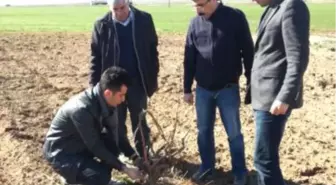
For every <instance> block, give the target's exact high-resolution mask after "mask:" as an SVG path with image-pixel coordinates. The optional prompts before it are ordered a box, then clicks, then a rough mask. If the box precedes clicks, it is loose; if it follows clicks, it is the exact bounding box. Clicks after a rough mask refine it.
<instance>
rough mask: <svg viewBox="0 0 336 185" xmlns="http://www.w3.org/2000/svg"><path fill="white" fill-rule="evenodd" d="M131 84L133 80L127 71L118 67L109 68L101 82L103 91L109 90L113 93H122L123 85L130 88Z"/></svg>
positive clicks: (102, 76)
mask: <svg viewBox="0 0 336 185" xmlns="http://www.w3.org/2000/svg"><path fill="white" fill-rule="evenodd" d="M131 84H132V80H131V78H130V76H129V75H128V73H127V71H126V70H125V69H123V68H121V67H117V66H112V67H109V68H107V69H106V70H105V71H104V73H103V74H102V75H101V78H100V81H99V85H100V88H101V90H103V91H105V90H106V89H109V90H111V91H113V92H117V91H120V89H121V86H122V85H126V86H127V87H129V86H130V85H131Z"/></svg>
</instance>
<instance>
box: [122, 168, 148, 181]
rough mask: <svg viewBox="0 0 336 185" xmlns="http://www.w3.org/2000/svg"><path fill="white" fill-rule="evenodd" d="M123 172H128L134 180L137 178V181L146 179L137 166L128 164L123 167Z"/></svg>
mask: <svg viewBox="0 0 336 185" xmlns="http://www.w3.org/2000/svg"><path fill="white" fill-rule="evenodd" d="M122 172H123V173H125V174H127V175H128V176H129V177H130V178H131V179H132V180H135V181H143V180H144V175H143V174H142V173H141V171H140V170H139V169H138V168H136V167H128V166H126V165H124V166H123V167H122Z"/></svg>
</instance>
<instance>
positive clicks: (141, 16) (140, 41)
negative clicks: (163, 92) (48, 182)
mask: <svg viewBox="0 0 336 185" xmlns="http://www.w3.org/2000/svg"><path fill="white" fill-rule="evenodd" d="M131 9H132V11H133V13H134V20H133V21H132V22H131V23H130V24H133V34H132V35H130V36H131V37H132V38H133V43H134V44H135V53H136V57H137V62H138V68H139V69H138V70H139V72H140V76H141V82H142V83H143V84H144V86H145V90H146V93H147V96H148V97H150V96H152V95H153V93H154V92H155V91H156V90H157V88H158V79H157V78H158V73H159V59H158V50H157V45H158V38H157V34H156V31H155V26H154V23H153V19H152V16H151V15H150V14H149V13H146V12H144V11H141V10H139V9H136V8H134V7H132V6H131ZM116 35H117V33H116V31H115V22H114V20H113V19H112V13H111V12H110V11H109V12H108V13H107V14H106V15H105V16H104V17H102V18H101V19H98V20H97V21H96V22H95V23H94V29H93V31H92V40H91V69H90V82H89V83H90V84H91V85H95V84H96V83H98V82H99V79H100V76H101V74H102V73H103V72H104V70H105V69H107V68H108V67H110V66H112V65H118V63H119V62H120V61H118V59H119V57H120V56H119V54H120V52H119V50H118V49H119V47H118V46H119V44H118V38H117V37H116Z"/></svg>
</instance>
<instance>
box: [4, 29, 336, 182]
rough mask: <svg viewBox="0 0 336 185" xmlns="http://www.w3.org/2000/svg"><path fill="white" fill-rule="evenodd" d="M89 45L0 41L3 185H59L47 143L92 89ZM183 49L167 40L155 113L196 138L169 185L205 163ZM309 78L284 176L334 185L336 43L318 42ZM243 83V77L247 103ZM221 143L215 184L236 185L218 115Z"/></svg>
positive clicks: (12, 36)
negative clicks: (66, 111) (70, 107)
mask: <svg viewBox="0 0 336 185" xmlns="http://www.w3.org/2000/svg"><path fill="white" fill-rule="evenodd" d="M89 42H90V35H89V34H80V33H76V34H75V33H73V34H70V33H69V34H67V33H62V34H61V33H49V34H47V33H45V34H44V33H43V34H42V33H40V34H19V33H2V34H1V36H0V66H1V70H0V184H2V185H49V184H50V185H51V184H59V181H58V177H57V176H56V174H55V173H53V172H52V170H51V169H50V168H49V167H48V166H47V164H46V163H45V161H44V160H43V159H42V143H43V140H44V136H45V134H46V132H47V129H48V127H49V124H50V120H51V119H52V117H53V115H54V113H55V111H56V110H57V109H58V107H59V106H60V105H61V104H62V103H63V102H65V101H66V100H67V99H68V98H69V97H70V96H72V95H74V94H76V93H78V92H80V91H81V90H83V89H85V88H86V87H88V83H87V82H88V70H89V54H90V52H89ZM183 44H184V36H183V35H164V34H161V35H160V45H159V52H160V65H161V66H160V77H159V83H160V89H159V91H158V93H157V94H155V95H154V96H153V98H152V99H151V105H150V110H151V111H152V112H153V114H154V115H155V117H156V119H157V120H158V122H159V124H160V125H161V126H162V128H163V129H164V131H165V133H169V132H170V131H171V130H172V129H173V123H174V122H175V121H176V115H177V116H178V119H179V121H180V124H179V125H178V127H177V132H176V137H175V139H176V141H180V139H181V138H182V137H183V136H184V135H185V133H186V132H187V131H188V130H189V131H190V133H189V137H188V138H187V140H186V148H185V150H184V152H183V153H182V154H181V156H179V157H178V158H177V159H176V160H177V161H178V165H177V166H176V167H175V168H171V169H170V170H171V171H173V173H174V174H175V176H174V177H171V176H170V177H167V178H164V179H166V181H165V182H162V184H192V183H191V181H190V180H189V178H190V174H192V172H194V171H195V170H196V169H197V165H198V164H199V158H198V150H197V145H196V134H197V130H196V120H195V110H194V107H192V106H188V105H186V104H184V103H183V102H182V101H181V98H182V76H183V71H182V69H183V66H182V60H183ZM304 79H305V80H304V81H305V92H304V93H305V94H304V99H305V103H304V107H303V108H302V109H300V110H297V111H294V112H293V115H292V117H291V118H290V120H289V122H288V124H287V127H286V132H285V135H284V138H283V142H282V144H281V166H282V169H283V173H284V176H285V178H286V180H287V182H288V183H289V184H292V185H296V184H311V185H321V184H325V185H331V184H335V175H336V174H335V164H336V161H335V157H336V156H335V86H336V84H335V40H331V39H328V38H323V37H321V38H320V37H314V38H313V37H312V39H311V57H310V64H309V67H308V71H307V73H306V74H305V78H304ZM243 84H244V79H243V77H242V78H241V95H242V97H243V95H244V93H245V89H244V85H243ZM149 120H150V119H149ZM241 121H242V129H243V134H244V139H245V148H246V159H247V164H248V168H249V170H250V171H251V173H250V176H251V184H255V182H253V179H255V172H254V171H253V165H252V164H253V148H254V130H255V129H254V126H255V125H254V122H253V116H252V111H251V106H246V105H243V104H242V106H241ZM151 122H152V121H151V120H150V123H151ZM155 133H156V129H155V128H154V127H153V134H155ZM215 138H216V151H217V157H216V158H217V167H218V169H219V170H218V172H219V175H218V178H217V179H216V181H215V184H220V185H221V184H231V183H232V177H231V175H230V174H231V173H230V168H231V165H230V155H229V150H228V143H227V136H226V133H225V130H224V127H223V125H222V124H221V121H220V118H219V116H218V115H217V119H216V126H215ZM160 142H161V144H162V141H160V140H157V143H156V144H157V145H160ZM168 182H169V183H168Z"/></svg>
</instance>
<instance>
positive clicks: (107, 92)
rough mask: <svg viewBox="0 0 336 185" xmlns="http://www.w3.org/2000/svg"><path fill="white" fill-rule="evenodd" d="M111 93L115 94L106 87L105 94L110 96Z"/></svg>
mask: <svg viewBox="0 0 336 185" xmlns="http://www.w3.org/2000/svg"><path fill="white" fill-rule="evenodd" d="M111 95H113V93H112V91H111V90H109V89H105V91H104V96H105V97H110V96H111Z"/></svg>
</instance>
